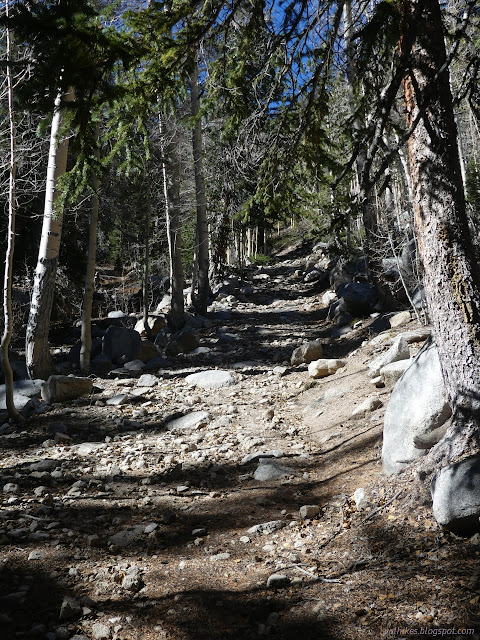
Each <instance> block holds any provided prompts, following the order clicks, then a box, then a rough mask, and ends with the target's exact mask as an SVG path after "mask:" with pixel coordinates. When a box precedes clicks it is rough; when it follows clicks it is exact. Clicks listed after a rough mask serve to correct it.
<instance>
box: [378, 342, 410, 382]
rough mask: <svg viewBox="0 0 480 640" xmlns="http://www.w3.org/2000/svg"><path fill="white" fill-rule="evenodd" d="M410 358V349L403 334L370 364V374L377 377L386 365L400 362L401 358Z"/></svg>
mask: <svg viewBox="0 0 480 640" xmlns="http://www.w3.org/2000/svg"><path fill="white" fill-rule="evenodd" d="M409 358H410V349H409V347H408V343H407V341H406V340H405V338H404V337H403V336H402V335H400V336H397V337H396V338H395V339H394V340H393V342H392V346H391V347H390V348H389V349H388V350H387V351H385V353H382V354H381V355H379V356H378V357H377V358H375V360H373V361H372V362H371V363H370V364H369V365H368V368H369V370H370V375H371V376H373V377H376V376H378V374H379V373H380V369H382V367H384V366H385V365H387V364H391V363H392V362H398V361H399V360H408V359H409Z"/></svg>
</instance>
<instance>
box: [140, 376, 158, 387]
mask: <svg viewBox="0 0 480 640" xmlns="http://www.w3.org/2000/svg"><path fill="white" fill-rule="evenodd" d="M157 384H158V378H157V377H156V376H154V375H152V374H151V373H143V374H142V375H141V376H140V378H139V379H138V381H137V387H154V386H155V385H157Z"/></svg>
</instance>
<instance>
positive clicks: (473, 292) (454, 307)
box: [401, 0, 480, 462]
mask: <svg viewBox="0 0 480 640" xmlns="http://www.w3.org/2000/svg"><path fill="white" fill-rule="evenodd" d="M404 19H405V32H406V33H413V35H414V38H413V45H411V44H410V43H409V40H410V39H409V38H406V39H405V40H404V41H403V42H402V43H401V46H402V47H407V46H408V47H410V46H411V50H410V61H411V64H410V72H409V74H408V75H407V76H406V77H405V80H404V94H405V106H406V117H407V126H410V125H411V124H412V123H413V122H414V121H415V120H416V119H418V124H417V126H416V128H415V130H414V132H413V134H412V135H411V137H410V138H409V141H408V155H409V162H410V170H411V176H412V186H413V192H414V215H415V224H416V228H417V236H418V249H419V254H420V258H421V260H422V263H423V267H424V282H425V293H426V298H427V303H428V308H429V312H430V317H431V319H432V323H433V325H434V333H435V340H436V344H437V347H438V351H439V356H440V362H441V366H442V372H443V376H444V379H445V384H446V388H447V392H448V395H449V400H450V403H451V405H452V408H453V410H454V420H453V424H452V427H451V428H450V429H449V431H448V432H447V434H446V436H445V438H444V439H443V440H442V441H441V442H440V443H439V444H438V445H437V446H436V447H435V448H434V449H433V450H432V452H431V454H430V456H429V458H430V460H431V461H436V462H439V461H442V462H443V461H451V460H454V459H458V457H460V456H463V455H465V454H468V453H471V452H472V451H475V450H478V447H479V434H478V431H479V430H478V425H479V420H480V411H479V409H480V393H479V390H478V381H479V379H480V271H479V267H478V264H477V262H476V259H475V251H474V246H473V243H472V239H471V236H470V233H469V227H468V218H467V213H466V208H465V199H464V191H463V185H462V176H461V170H460V161H459V157H458V144H457V130H456V126H455V118H454V111H453V103H452V96H451V92H450V83H449V73H448V67H447V65H446V64H445V62H446V52H445V44H444V35H443V25H442V17H441V12H440V7H439V4H438V0H409V1H408V2H406V3H405V15H404ZM419 116H420V117H419Z"/></svg>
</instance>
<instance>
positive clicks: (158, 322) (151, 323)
mask: <svg viewBox="0 0 480 640" xmlns="http://www.w3.org/2000/svg"><path fill="white" fill-rule="evenodd" d="M147 325H148V327H149V329H150V335H152V336H156V335H157V333H159V332H160V331H161V330H162V329H163V328H164V327H166V326H167V319H166V317H165V316H164V315H163V314H158V315H154V316H148V319H147ZM135 331H138V333H139V334H140V335H143V334H145V336H146V335H147V331H146V329H145V322H144V320H143V318H142V319H141V320H139V321H138V322H137V324H136V325H135Z"/></svg>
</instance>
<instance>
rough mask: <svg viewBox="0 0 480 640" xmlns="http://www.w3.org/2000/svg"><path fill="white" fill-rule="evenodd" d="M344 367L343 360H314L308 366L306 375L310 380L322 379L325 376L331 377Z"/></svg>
mask: <svg viewBox="0 0 480 640" xmlns="http://www.w3.org/2000/svg"><path fill="white" fill-rule="evenodd" d="M345 365H346V362H345V361H344V360H337V359H335V358H323V359H320V360H314V361H313V362H310V364H309V365H308V375H309V376H310V377H311V378H324V377H325V376H331V375H332V374H334V373H335V372H336V371H338V369H341V368H342V367H344V366H345Z"/></svg>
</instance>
